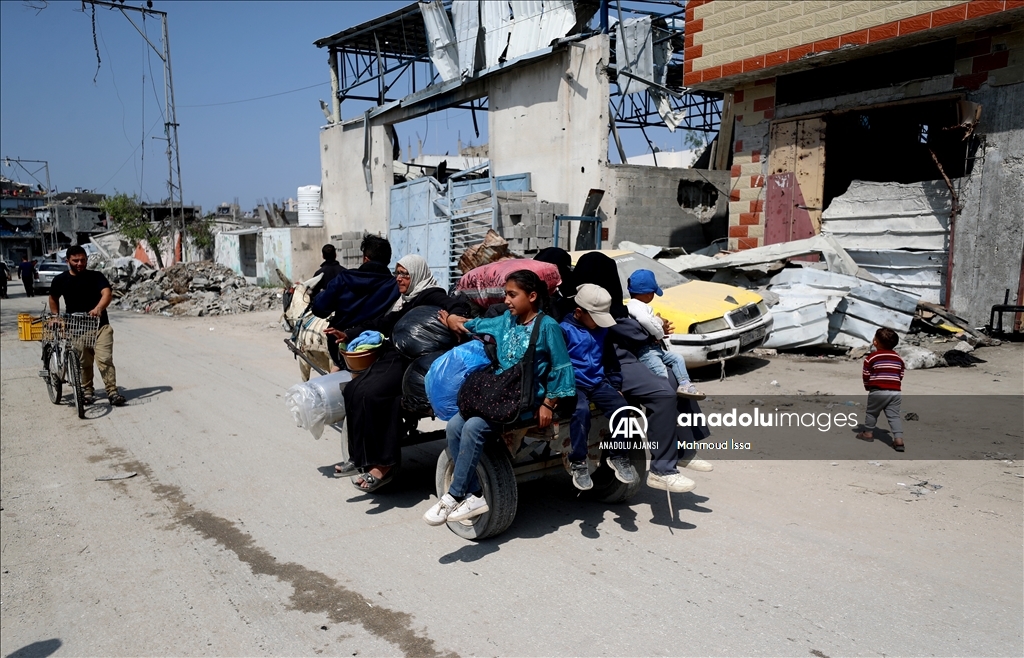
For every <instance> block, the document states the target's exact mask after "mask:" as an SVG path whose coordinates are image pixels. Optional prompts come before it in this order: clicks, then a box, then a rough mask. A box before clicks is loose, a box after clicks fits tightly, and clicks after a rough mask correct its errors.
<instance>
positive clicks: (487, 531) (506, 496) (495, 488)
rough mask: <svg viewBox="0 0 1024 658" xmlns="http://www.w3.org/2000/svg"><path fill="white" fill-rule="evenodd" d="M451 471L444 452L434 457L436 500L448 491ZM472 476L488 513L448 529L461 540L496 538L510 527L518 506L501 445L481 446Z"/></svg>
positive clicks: (452, 523)
mask: <svg viewBox="0 0 1024 658" xmlns="http://www.w3.org/2000/svg"><path fill="white" fill-rule="evenodd" d="M454 468H455V464H454V462H452V460H451V458H449V456H448V450H447V449H445V450H444V451H443V452H442V453H441V454H440V456H438V458H437V471H436V472H435V474H434V484H435V486H436V488H437V496H438V498H440V497H441V496H443V495H444V494H445V493H447V492H448V487H449V486H450V485H451V483H452V472H453V471H454ZM476 475H477V477H478V478H480V486H481V487H482V488H483V490H484V499H486V500H487V506H488V507H489V508H490V511H488V512H485V513H484V514H481V515H480V516H477V517H474V518H472V519H467V520H465V521H452V522H451V523H449V524H448V529H449V530H451V531H452V532H454V533H455V534H457V535H458V536H460V537H462V538H464V539H473V540H477V541H479V540H481V539H487V538H488V537H494V536H495V535H499V534H501V533H503V532H505V531H506V530H508V527H509V526H510V525H512V520H513V519H515V518H516V508H517V507H518V505H519V489H518V488H517V487H516V475H515V472H514V471H513V470H512V462H511V461H510V460H509V458H508V451H507V450H506V449H505V446H503V445H501V444H498V443H495V442H489V443H487V445H485V446H484V450H483V453H482V454H481V455H480V463H479V464H477V467H476Z"/></svg>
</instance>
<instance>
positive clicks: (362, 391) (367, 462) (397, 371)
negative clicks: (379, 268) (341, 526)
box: [334, 254, 464, 491]
mask: <svg viewBox="0 0 1024 658" xmlns="http://www.w3.org/2000/svg"><path fill="white" fill-rule="evenodd" d="M395 280H396V281H397V283H398V292H399V293H400V295H401V296H400V297H399V298H398V300H397V301H396V302H395V305H394V306H392V308H391V310H390V311H389V312H388V313H386V314H384V315H383V316H381V317H379V318H377V319H375V320H372V321H370V322H366V323H363V324H362V325H359V326H356V327H351V328H350V329H347V330H346V331H345V332H344V333H345V336H347V337H348V338H349V339H353V338H355V337H356V336H358V335H359V334H361V333H362V332H364V331H379V332H380V333H382V334H383V335H385V336H391V334H392V332H393V331H394V328H395V325H396V324H398V321H399V320H401V319H402V317H403V316H405V314H406V313H408V312H409V311H410V310H412V309H414V308H416V307H417V306H440V307H441V308H444V309H446V310H450V311H456V312H458V311H460V310H463V309H456V308H452V307H453V306H454V304H453V302H451V301H450V300H449V297H448V294H447V293H446V292H445V291H444V289H442V288H441V287H440V286H439V285H438V283H437V281H436V280H435V279H434V276H433V275H432V274H431V273H430V268H429V267H428V266H427V261H426V260H424V259H423V257H422V256H417V255H415V254H411V255H408V256H405V257H404V258H402V259H400V260H399V261H398V266H397V267H396V268H395ZM463 312H464V310H463ZM434 321H437V320H434ZM379 350H380V352H381V353H380V355H379V356H378V358H377V360H376V361H375V362H374V363H373V365H371V366H370V367H369V368H367V369H366V370H365V371H363V372H362V374H360V375H359V376H358V377H356V378H355V379H353V380H352V382H351V383H349V384H348V385H347V386H346V387H345V390H344V391H343V393H342V395H343V397H344V398H345V411H346V418H347V421H346V422H347V423H348V449H349V455H350V459H349V461H347V462H343V463H341V464H338V465H337V466H335V467H334V471H335V476H336V477H347V476H354V475H358V476H359V477H358V478H357V479H355V480H354V483H355V485H356V486H357V487H359V488H360V489H363V490H364V491H373V490H374V489H377V488H378V487H380V486H383V485H384V484H387V483H388V482H389V481H390V480H391V470H392V468H393V467H394V466H395V465H396V464H397V463H398V461H399V459H400V458H401V449H402V434H403V430H404V428H403V422H402V416H403V414H402V406H401V404H402V377H403V376H404V375H405V369H406V368H407V367H408V366H409V364H410V363H411V360H410V359H407V358H406V357H404V356H402V354H401V353H399V351H398V350H397V349H395V347H394V346H393V345H392V344H391V343H390V342H388V341H385V342H384V344H383V346H381V347H380V348H379Z"/></svg>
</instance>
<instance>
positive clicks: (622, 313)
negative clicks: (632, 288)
mask: <svg viewBox="0 0 1024 658" xmlns="http://www.w3.org/2000/svg"><path fill="white" fill-rule="evenodd" d="M572 275H573V278H574V281H573V283H575V284H576V285H577V286H581V285H583V284H584V283H593V284H594V285H596V286H601V287H602V288H604V289H605V290H607V291H608V294H610V295H611V296H612V307H611V310H610V311H609V312H610V313H611V314H612V317H614V318H615V319H616V320H618V319H619V318H625V317H628V316H629V313H627V312H626V305H625V304H623V303H622V299H623V297H624V295H623V294H622V280H621V279H620V278H619V268H618V267H616V265H615V261H614V260H612V259H611V258H609V257H608V255H607V254H602V253H601V252H600V251H591V252H588V253H585V254H583V256H581V257H580V259H579V261H577V262H576V267H575V269H573V271H572Z"/></svg>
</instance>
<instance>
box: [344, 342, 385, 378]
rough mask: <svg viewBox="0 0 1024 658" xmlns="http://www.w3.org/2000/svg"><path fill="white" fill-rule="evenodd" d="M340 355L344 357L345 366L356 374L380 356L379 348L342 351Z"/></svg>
mask: <svg viewBox="0 0 1024 658" xmlns="http://www.w3.org/2000/svg"><path fill="white" fill-rule="evenodd" d="M341 355H342V356H343V357H345V367H347V368H348V369H349V370H350V371H351V372H352V373H353V374H356V373H360V372H362V371H364V370H366V369H367V368H369V367H370V366H371V365H373V362H374V361H376V360H377V357H379V356H380V348H377V349H374V350H366V351H364V352H342V353H341Z"/></svg>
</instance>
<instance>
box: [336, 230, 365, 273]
mask: <svg viewBox="0 0 1024 658" xmlns="http://www.w3.org/2000/svg"><path fill="white" fill-rule="evenodd" d="M367 235H369V233H365V232H363V231H345V232H344V233H341V234H339V235H332V236H331V242H333V243H334V247H335V249H337V250H338V262H339V263H341V265H342V267H359V266H360V265H362V263H363V252H361V251H360V250H359V245H360V244H362V242H363V238H364V237H366V236H367Z"/></svg>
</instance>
